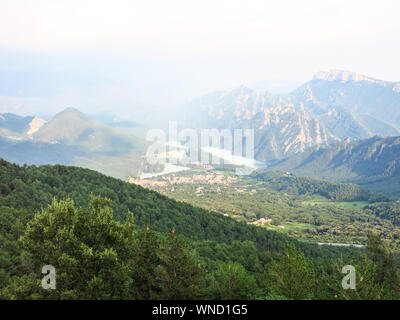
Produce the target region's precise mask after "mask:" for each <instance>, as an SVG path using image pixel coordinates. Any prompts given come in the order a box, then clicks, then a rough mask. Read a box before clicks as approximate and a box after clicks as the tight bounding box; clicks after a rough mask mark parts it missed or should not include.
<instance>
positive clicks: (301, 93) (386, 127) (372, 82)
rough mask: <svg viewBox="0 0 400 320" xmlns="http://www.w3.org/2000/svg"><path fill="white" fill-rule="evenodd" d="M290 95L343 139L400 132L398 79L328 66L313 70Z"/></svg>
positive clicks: (399, 90)
mask: <svg viewBox="0 0 400 320" xmlns="http://www.w3.org/2000/svg"><path fill="white" fill-rule="evenodd" d="M290 96H291V99H292V101H297V102H302V103H304V106H305V108H307V109H308V110H310V111H311V112H313V113H314V114H315V115H316V116H317V117H318V118H319V119H320V120H321V122H322V123H323V124H324V125H325V126H326V127H327V129H329V130H330V131H331V132H334V133H335V134H336V135H337V136H338V137H340V138H342V139H343V138H347V137H350V138H352V139H360V138H367V137H370V136H373V135H376V134H378V135H384V136H387V135H399V134H400V130H399V126H400V108H399V106H400V82H389V81H382V80H377V79H374V78H370V77H366V76H364V75H361V74H357V73H354V72H349V71H341V70H331V71H329V72H318V73H316V74H315V75H314V78H313V80H311V81H309V82H307V83H305V84H304V85H303V86H301V87H299V88H298V89H296V90H295V91H293V92H292V93H291V94H290Z"/></svg>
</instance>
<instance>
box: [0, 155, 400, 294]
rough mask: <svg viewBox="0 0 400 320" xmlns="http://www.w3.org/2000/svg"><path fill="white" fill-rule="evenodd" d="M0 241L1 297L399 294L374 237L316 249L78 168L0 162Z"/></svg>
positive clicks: (394, 272) (390, 261) (394, 267)
mask: <svg viewBox="0 0 400 320" xmlns="http://www.w3.org/2000/svg"><path fill="white" fill-rule="evenodd" d="M355 193H357V194H358V190H356V191H355ZM345 194H346V192H345V193H344V195H345ZM333 196H340V197H342V196H343V195H342V194H338V195H336V194H335V195H333ZM359 196H360V197H365V196H366V195H365V194H362V193H359ZM371 210H372V209H371ZM379 212H380V213H382V212H385V213H382V214H385V215H387V216H390V215H391V213H390V212H391V211H390V208H386V207H385V208H381V209H380V210H379ZM390 217H391V216H390ZM396 217H397V216H393V219H394V221H396V222H397V220H396V219H397V218H396ZM391 218H392V217H391ZM0 239H1V241H0V298H2V299H399V298H400V282H399V267H398V264H396V258H398V257H397V256H396V255H395V254H394V253H393V252H392V251H391V250H390V249H389V248H388V246H387V244H386V243H385V242H384V241H383V240H382V239H381V238H380V237H379V236H378V235H376V234H374V233H370V234H369V236H368V242H367V246H366V248H353V247H333V246H318V245H315V244H311V243H308V242H305V241H299V240H296V239H295V238H292V237H289V236H288V235H285V234H282V233H278V232H275V231H271V230H267V229H264V228H260V227H257V226H254V225H248V224H246V223H244V222H238V221H235V220H233V219H231V218H229V217H224V216H222V215H220V214H218V213H215V212H211V211H207V210H205V209H201V208H197V207H194V206H192V205H189V204H187V203H183V202H178V201H176V200H173V199H170V198H167V197H165V196H163V195H161V194H159V193H157V192H154V191H150V190H147V189H144V188H142V187H140V186H137V185H133V184H128V183H125V182H123V181H121V180H118V179H114V178H110V177H107V176H104V175H102V174H100V173H97V172H95V171H92V170H88V169H83V168H77V167H66V166H59V165H56V166H41V167H36V166H18V165H14V164H11V163H9V162H6V161H4V160H0ZM44 265H52V266H54V267H55V270H56V275H57V277H56V279H57V287H56V289H55V290H52V289H50V290H44V289H43V288H42V286H41V280H42V278H43V274H42V273H41V270H42V267H43V266H44ZM344 265H353V266H355V268H356V274H357V280H356V281H357V282H356V289H355V290H344V289H343V288H342V286H341V280H342V278H343V276H344V274H342V273H341V270H342V267H343V266H344Z"/></svg>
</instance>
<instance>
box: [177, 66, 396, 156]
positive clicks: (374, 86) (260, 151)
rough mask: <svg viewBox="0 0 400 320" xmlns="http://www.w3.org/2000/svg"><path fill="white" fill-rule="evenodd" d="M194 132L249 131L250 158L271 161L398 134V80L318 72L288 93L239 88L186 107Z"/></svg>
mask: <svg viewBox="0 0 400 320" xmlns="http://www.w3.org/2000/svg"><path fill="white" fill-rule="evenodd" d="M182 113H184V114H185V117H184V119H182V122H183V123H184V124H185V125H187V126H191V127H194V128H217V129H222V128H240V129H246V128H252V129H254V130H255V155H256V158H257V159H258V160H272V159H279V158H283V157H287V156H290V155H293V154H296V153H299V152H303V151H305V150H306V149H307V148H309V147H312V146H324V145H329V144H332V143H334V142H337V141H340V140H344V139H347V138H350V139H353V140H357V139H365V138H369V137H373V136H374V135H382V136H396V135H400V82H389V81H381V80H377V79H373V78H370V77H366V76H363V75H360V74H356V73H353V72H348V71H340V70H339V71H338V70H331V71H329V72H319V73H316V74H315V75H314V78H313V79H312V80H311V81H309V82H307V83H305V84H304V85H302V86H301V87H299V88H298V89H296V90H294V91H293V92H291V93H290V94H287V95H271V94H270V93H268V92H265V91H255V90H251V89H249V88H246V87H243V86H242V87H239V88H237V89H235V90H232V91H229V92H215V93H212V94H209V95H206V96H204V97H201V98H199V99H196V100H194V101H193V102H192V103H190V104H188V105H186V106H185V107H184V110H182Z"/></svg>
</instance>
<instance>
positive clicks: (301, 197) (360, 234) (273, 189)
mask: <svg viewBox="0 0 400 320" xmlns="http://www.w3.org/2000/svg"><path fill="white" fill-rule="evenodd" d="M294 180H297V181H296V183H297V184H296V183H295V182H294ZM129 182H130V183H135V184H139V185H141V186H143V187H146V188H149V189H151V190H155V191H157V192H160V193H161V194H164V195H166V196H168V197H170V198H173V199H176V200H178V201H184V202H187V203H190V204H192V205H194V206H198V207H201V208H204V209H207V210H210V211H215V212H218V213H220V214H222V215H224V216H229V217H232V218H234V219H235V220H237V221H243V222H245V223H247V224H252V225H257V226H259V227H262V228H266V229H269V230H275V231H278V232H281V233H284V234H288V235H291V236H294V237H296V238H299V239H303V240H306V241H311V242H321V241H325V242H347V243H357V244H365V241H366V234H367V231H368V230H374V231H376V232H379V233H380V234H381V235H382V236H383V237H384V238H386V239H388V240H389V241H390V242H391V244H392V246H393V247H395V248H398V249H400V247H399V245H400V242H399V238H398V234H399V233H400V227H399V225H398V224H397V225H396V224H395V223H393V221H391V220H390V219H383V218H381V217H379V215H377V212H375V211H374V208H375V207H376V206H378V205H383V204H389V203H391V204H393V205H397V206H399V208H400V204H398V203H397V202H390V200H389V199H388V198H385V197H380V196H377V195H375V194H373V193H369V192H367V191H364V190H362V189H361V188H359V187H357V186H355V185H346V184H337V183H331V182H327V181H322V180H316V179H309V178H302V177H296V176H294V175H293V174H291V173H289V172H276V171H272V172H261V173H260V172H258V171H256V172H254V173H253V174H252V175H250V176H241V175H236V174H235V171H234V170H233V171H232V170H229V169H226V168H220V169H218V168H214V169H209V170H204V169H192V170H190V171H185V172H180V173H174V174H169V175H163V176H159V177H156V178H152V179H141V180H135V179H132V180H129Z"/></svg>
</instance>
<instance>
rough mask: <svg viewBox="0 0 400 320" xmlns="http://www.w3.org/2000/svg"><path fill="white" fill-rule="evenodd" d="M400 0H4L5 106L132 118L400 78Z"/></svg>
mask: <svg viewBox="0 0 400 320" xmlns="http://www.w3.org/2000/svg"><path fill="white" fill-rule="evenodd" d="M399 12H400V1H398V0H345V1H343V0H333V1H331V0H323V1H321V0H316V1H313V0H293V1H290V0H280V1H266V0H262V1H258V0H245V1H241V0H240V1H239V0H229V1H225V0H211V1H210V0H202V1H191V0H168V1H165V0H160V1H155V0H146V1H132V0H130V1H125V0H113V1H111V0H109V1H104V0H96V1H92V0H68V1H64V0H30V1H27V0H25V1H23V0H2V1H0V112H2V111H3V112H4V111H5V110H6V111H7V110H8V111H14V112H17V113H31V114H32V113H36V114H54V113H55V112H58V111H60V110H62V109H63V108H65V107H68V106H74V107H77V108H80V109H82V111H84V112H88V113H101V112H109V113H112V114H117V115H120V116H121V117H123V116H124V115H129V114H134V115H135V116H139V117H140V116H141V115H140V112H144V111H145V110H146V109H151V108H161V109H164V110H166V109H168V108H171V107H173V106H176V105H180V104H183V103H185V102H187V101H190V100H191V99H193V98H195V97H198V96H200V95H203V94H205V93H208V92H210V91H215V90H228V89H231V88H234V87H236V86H239V85H242V84H244V85H248V86H255V87H259V86H260V83H267V84H268V83H271V80H274V81H278V80H279V81H281V83H282V81H286V80H287V81H289V80H290V81H291V82H288V84H290V85H288V87H290V86H291V85H292V86H293V84H297V83H301V82H305V81H308V80H310V79H311V78H312V75H313V73H314V72H317V71H321V70H329V69H343V70H351V71H355V72H358V73H362V74H365V75H368V76H372V77H376V78H379V79H383V80H389V81H400V63H398V61H399V60H398V57H399V56H400V41H399V38H400V37H399V34H400V19H398V14H399Z"/></svg>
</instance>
